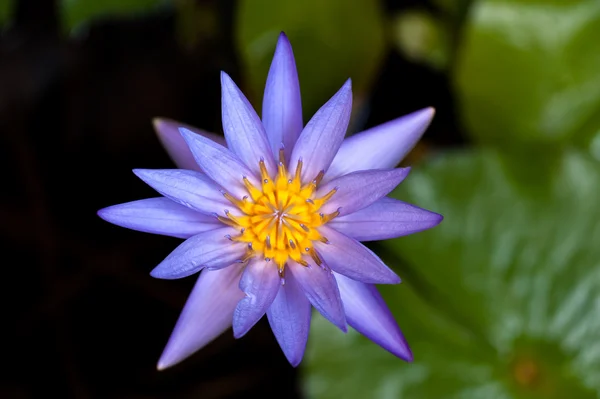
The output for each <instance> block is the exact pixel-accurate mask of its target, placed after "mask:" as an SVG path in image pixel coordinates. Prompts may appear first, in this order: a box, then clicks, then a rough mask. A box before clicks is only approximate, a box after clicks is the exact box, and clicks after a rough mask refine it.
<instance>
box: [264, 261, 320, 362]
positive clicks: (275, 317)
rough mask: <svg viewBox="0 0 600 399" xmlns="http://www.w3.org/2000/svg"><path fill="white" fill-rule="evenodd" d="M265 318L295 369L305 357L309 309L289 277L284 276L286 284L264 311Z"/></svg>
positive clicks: (308, 305) (300, 292)
mask: <svg viewBox="0 0 600 399" xmlns="http://www.w3.org/2000/svg"><path fill="white" fill-rule="evenodd" d="M267 317H268V319H269V324H270V325H271V329H272V330H273V334H275V338H276V339H277V342H278V343H279V346H281V349H282V350H283V353H284V354H285V357H286V358H287V359H288V361H289V362H290V364H291V365H292V366H294V367H296V366H297V365H298V364H300V361H301V360H302V357H303V356H304V350H305V348H306V341H307V340H308V332H309V330H310V317H311V307H310V302H309V301H308V299H306V296H305V295H304V292H303V291H302V289H301V288H300V286H298V283H296V279H295V278H294V275H293V274H292V273H288V274H287V275H286V276H285V284H284V285H283V286H281V288H280V289H279V292H278V293H277V296H276V297H275V300H274V301H273V303H272V304H271V307H270V308H269V310H267Z"/></svg>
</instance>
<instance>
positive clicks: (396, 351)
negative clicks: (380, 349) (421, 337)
mask: <svg viewBox="0 0 600 399" xmlns="http://www.w3.org/2000/svg"><path fill="white" fill-rule="evenodd" d="M386 349H387V350H388V351H389V352H390V353H391V354H392V355H394V356H396V357H398V358H400V359H402V360H404V361H405V362H407V363H412V362H413V360H414V356H413V353H412V350H410V347H409V346H408V344H407V343H406V342H405V341H404V340H403V341H402V342H400V343H398V347H396V348H386Z"/></svg>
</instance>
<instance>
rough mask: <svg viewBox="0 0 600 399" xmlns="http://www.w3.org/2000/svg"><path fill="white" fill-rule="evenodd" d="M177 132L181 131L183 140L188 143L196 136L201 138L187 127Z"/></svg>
mask: <svg viewBox="0 0 600 399" xmlns="http://www.w3.org/2000/svg"><path fill="white" fill-rule="evenodd" d="M177 130H179V134H181V136H182V137H183V139H184V140H185V141H186V142H187V141H188V139H190V138H193V137H195V136H199V135H198V134H196V133H194V132H192V131H191V130H190V129H187V128H185V127H180V128H178V129H177Z"/></svg>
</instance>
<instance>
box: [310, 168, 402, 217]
mask: <svg viewBox="0 0 600 399" xmlns="http://www.w3.org/2000/svg"><path fill="white" fill-rule="evenodd" d="M409 172H410V168H398V169H384V170H363V171H358V172H352V173H350V174H347V175H344V176H341V177H338V178H337V179H335V180H332V181H330V182H329V183H327V184H325V185H323V186H321V187H320V188H319V190H317V193H316V196H317V198H318V197H322V196H324V195H325V194H327V193H328V192H330V191H331V190H333V189H337V191H336V192H335V194H334V195H333V197H332V198H331V199H330V200H329V201H327V202H326V203H325V204H324V205H323V207H322V208H321V210H320V212H322V213H331V212H335V211H336V210H339V212H340V216H342V215H348V214H351V213H353V212H356V211H358V210H359V209H362V208H365V207H367V206H369V205H371V204H372V203H373V202H375V201H377V200H378V199H380V198H381V197H384V196H386V195H387V194H389V193H390V191H392V190H393V189H394V188H396V186H397V185H398V184H400V183H401V182H402V181H403V180H404V179H405V178H406V176H408V173H409Z"/></svg>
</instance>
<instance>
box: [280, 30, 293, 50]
mask: <svg viewBox="0 0 600 399" xmlns="http://www.w3.org/2000/svg"><path fill="white" fill-rule="evenodd" d="M281 45H285V46H289V47H292V46H291V43H290V39H289V38H288V37H287V35H286V34H285V32H284V31H281V32H279V38H278V39H277V47H279V46H281Z"/></svg>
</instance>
